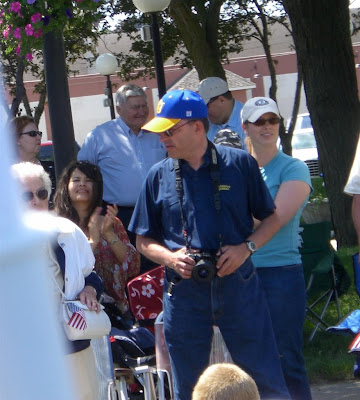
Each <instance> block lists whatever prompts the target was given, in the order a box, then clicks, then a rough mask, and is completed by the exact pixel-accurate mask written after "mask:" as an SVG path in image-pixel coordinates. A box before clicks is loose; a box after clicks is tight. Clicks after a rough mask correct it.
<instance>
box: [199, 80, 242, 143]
mask: <svg viewBox="0 0 360 400" xmlns="http://www.w3.org/2000/svg"><path fill="white" fill-rule="evenodd" d="M199 94H200V96H201V97H202V98H203V99H204V101H205V104H206V105H207V108H208V113H209V117H208V118H209V121H210V127H209V130H208V134H207V136H208V138H209V140H211V141H212V142H213V141H214V139H215V136H216V134H217V133H218V132H219V131H220V130H222V129H230V131H232V132H235V133H237V134H238V135H239V137H240V140H241V143H242V147H243V149H244V150H247V148H246V144H245V138H246V135H245V133H244V132H243V130H242V127H241V118H240V113H241V110H242V108H243V106H244V104H243V103H240V101H237V100H235V99H234V98H233V96H232V94H231V92H230V91H229V86H228V84H227V83H226V82H225V81H224V80H223V79H221V78H218V77H216V76H211V77H209V78H206V79H203V80H202V81H201V82H200V83H199Z"/></svg>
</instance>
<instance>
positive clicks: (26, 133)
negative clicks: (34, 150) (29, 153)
mask: <svg viewBox="0 0 360 400" xmlns="http://www.w3.org/2000/svg"><path fill="white" fill-rule="evenodd" d="M21 135H29V136H31V137H35V136H37V135H39V136H40V137H42V132H40V131H29V132H22V133H20V136H21Z"/></svg>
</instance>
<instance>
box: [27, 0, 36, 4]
mask: <svg viewBox="0 0 360 400" xmlns="http://www.w3.org/2000/svg"><path fill="white" fill-rule="evenodd" d="M35 1H36V0H27V3H28V4H34V3H35Z"/></svg>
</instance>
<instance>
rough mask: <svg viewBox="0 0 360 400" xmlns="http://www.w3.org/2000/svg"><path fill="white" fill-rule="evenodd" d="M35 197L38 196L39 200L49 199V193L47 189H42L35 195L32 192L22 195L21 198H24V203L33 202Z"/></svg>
mask: <svg viewBox="0 0 360 400" xmlns="http://www.w3.org/2000/svg"><path fill="white" fill-rule="evenodd" d="M34 195H36V197H37V198H38V199H39V200H45V199H47V198H48V195H49V192H48V191H47V190H46V189H45V188H41V189H38V190H37V191H36V192H35V193H33V192H30V191H28V192H24V193H23V194H22V195H21V197H22V199H23V200H24V201H26V202H28V201H31V200H32V199H33V198H34Z"/></svg>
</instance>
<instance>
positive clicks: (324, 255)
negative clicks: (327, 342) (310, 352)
mask: <svg viewBox="0 0 360 400" xmlns="http://www.w3.org/2000/svg"><path fill="white" fill-rule="evenodd" d="M302 228H303V231H302V232H301V237H302V242H303V243H302V247H300V253H301V257H302V263H303V267H304V275H305V282H306V292H307V296H308V304H307V307H306V318H307V320H309V321H310V322H311V323H312V324H313V325H314V329H313V330H312V332H311V334H310V337H309V342H311V341H312V340H313V338H314V336H315V334H316V332H317V331H318V329H321V330H323V331H325V330H326V329H327V328H328V327H329V325H328V324H327V322H326V321H325V319H324V317H325V314H326V311H327V309H328V307H329V304H330V302H331V301H334V302H335V306H336V312H337V322H338V321H339V320H340V318H341V315H340V307H339V295H340V292H342V293H344V292H346V290H347V289H348V286H349V284H350V282H349V277H348V275H347V273H346V270H345V269H344V267H343V265H342V264H341V261H340V260H339V258H338V257H337V256H336V254H335V251H334V249H333V247H332V246H331V244H330V235H331V224H330V222H319V223H315V224H306V225H302ZM346 282H347V283H346ZM346 286H347V287H346Z"/></svg>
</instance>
